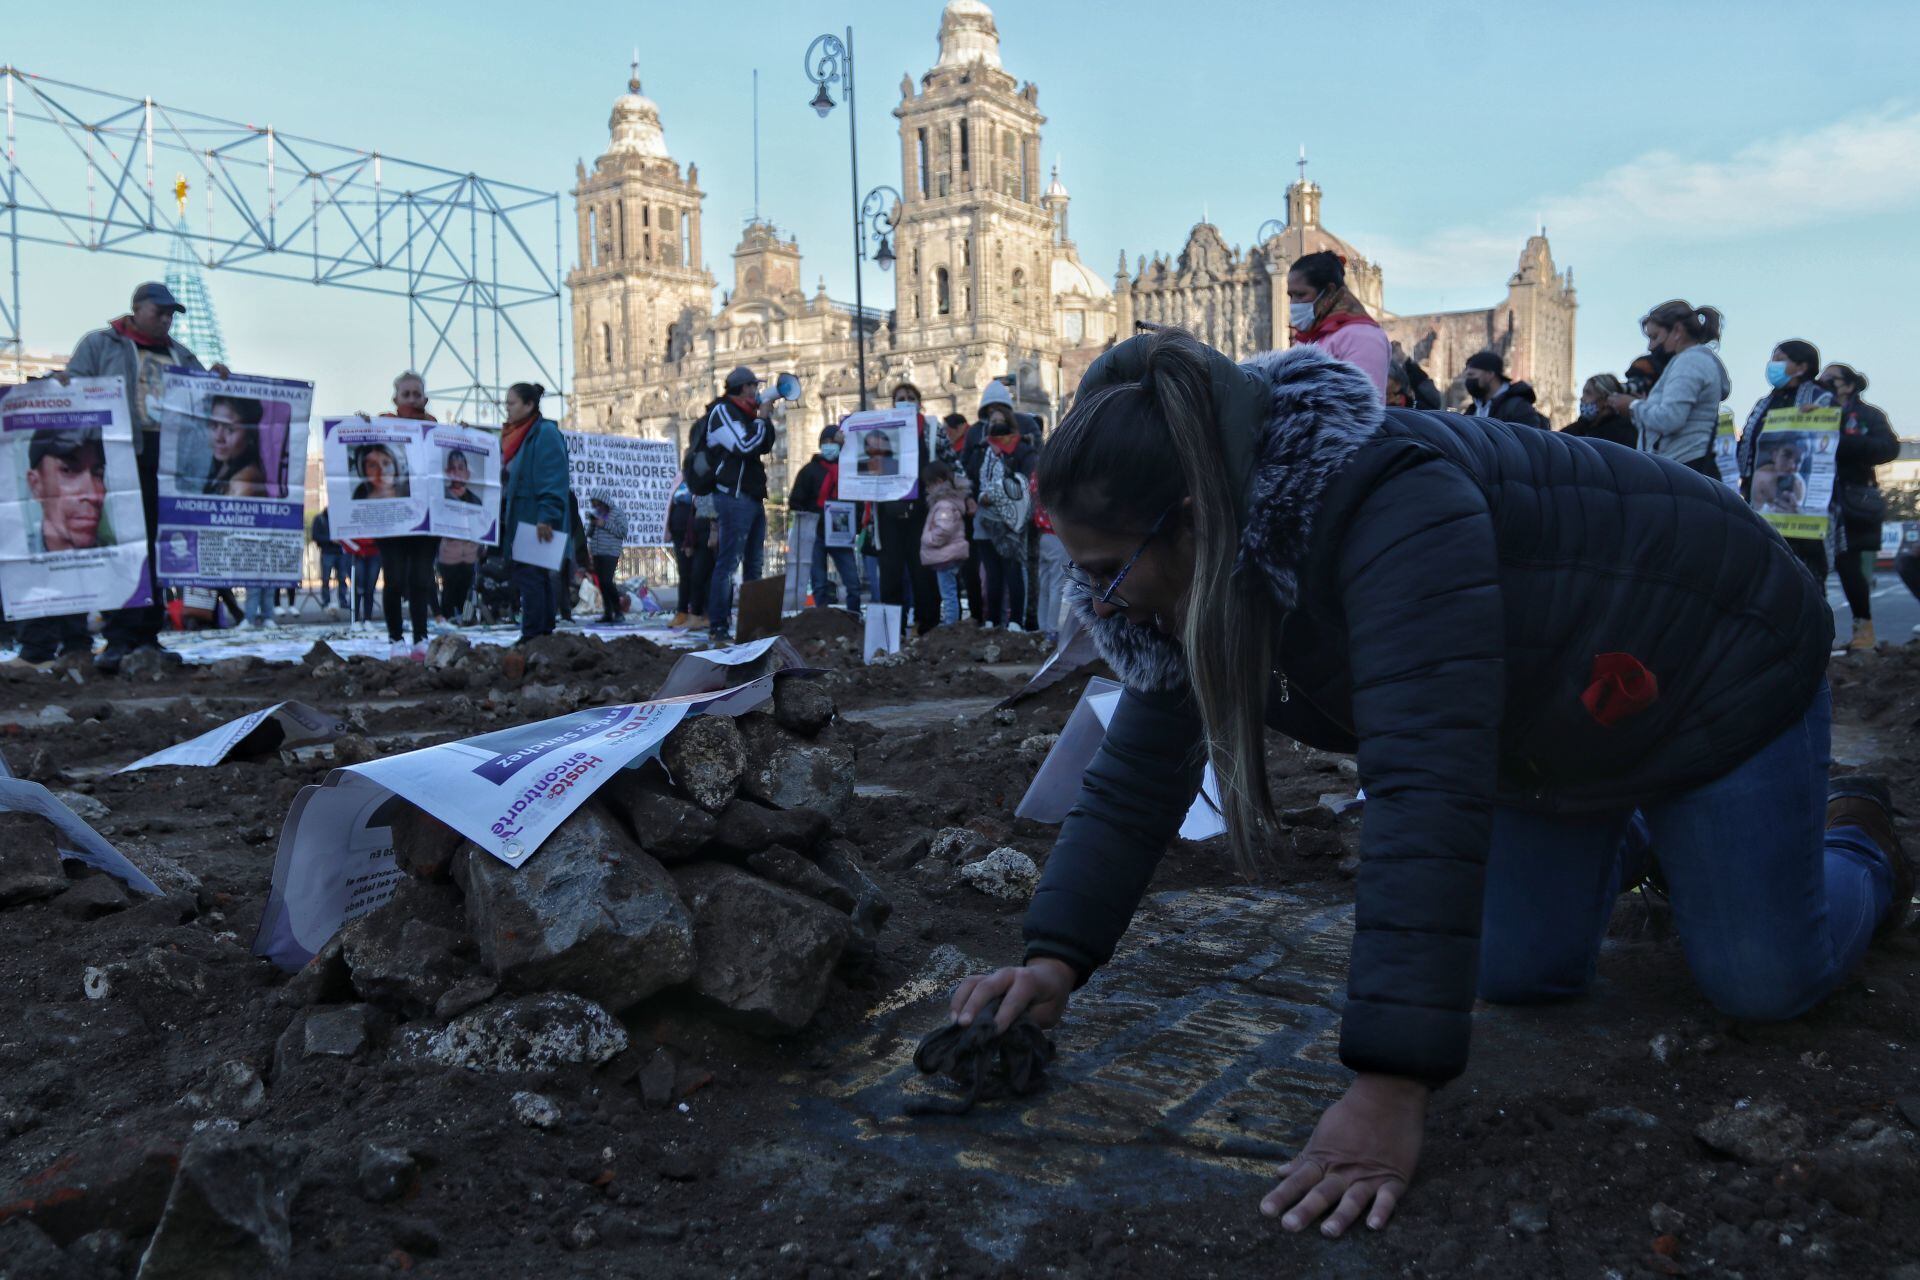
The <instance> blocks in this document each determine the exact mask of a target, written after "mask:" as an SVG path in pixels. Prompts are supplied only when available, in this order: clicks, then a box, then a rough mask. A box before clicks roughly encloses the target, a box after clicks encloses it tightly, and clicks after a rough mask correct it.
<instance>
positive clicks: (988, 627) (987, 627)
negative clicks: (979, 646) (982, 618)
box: [980, 622, 993, 631]
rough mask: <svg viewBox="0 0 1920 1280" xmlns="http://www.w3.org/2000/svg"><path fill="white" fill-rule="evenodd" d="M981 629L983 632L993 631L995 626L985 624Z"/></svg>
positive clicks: (982, 624)
mask: <svg viewBox="0 0 1920 1280" xmlns="http://www.w3.org/2000/svg"><path fill="white" fill-rule="evenodd" d="M980 629H981V630H982V631H991V630H993V624H992V623H991V622H983V623H981V624H980Z"/></svg>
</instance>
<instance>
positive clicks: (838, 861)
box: [813, 840, 893, 938]
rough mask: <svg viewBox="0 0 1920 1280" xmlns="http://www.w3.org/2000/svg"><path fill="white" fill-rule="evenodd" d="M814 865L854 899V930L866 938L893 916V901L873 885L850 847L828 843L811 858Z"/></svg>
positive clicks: (835, 842) (837, 843) (838, 841)
mask: <svg viewBox="0 0 1920 1280" xmlns="http://www.w3.org/2000/svg"><path fill="white" fill-rule="evenodd" d="M813 860H814V865H815V866H817V867H819V868H820V870H821V871H822V872H824V873H826V875H827V876H829V877H830V878H832V879H833V881H834V882H835V883H837V884H838V885H839V886H840V887H841V888H843V889H845V890H846V891H847V892H848V893H851V894H852V895H853V911H852V915H853V927H854V928H855V929H857V930H859V931H860V933H861V934H862V935H863V936H865V937H869V938H871V937H873V936H874V935H875V934H878V933H879V932H880V929H881V927H882V926H883V925H885V924H886V923H887V919H888V917H890V916H891V915H893V901H892V899H890V898H888V897H887V895H886V892H885V891H884V890H882V889H881V888H880V886H879V885H878V884H876V883H874V880H873V877H871V876H869V875H868V874H867V872H866V869H865V868H864V867H862V866H861V865H860V859H859V857H858V855H857V854H856V853H855V851H854V848H853V846H852V845H851V844H849V843H847V842H846V841H845V840H829V841H827V842H826V843H825V844H823V845H822V846H820V848H819V850H817V851H816V852H815V853H814V855H813Z"/></svg>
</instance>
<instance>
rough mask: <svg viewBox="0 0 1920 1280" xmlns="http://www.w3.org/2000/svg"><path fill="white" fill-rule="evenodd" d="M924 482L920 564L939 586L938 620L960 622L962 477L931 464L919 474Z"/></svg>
mask: <svg viewBox="0 0 1920 1280" xmlns="http://www.w3.org/2000/svg"><path fill="white" fill-rule="evenodd" d="M921 474H922V475H923V476H924V477H925V479H926V483H927V527H926V529H925V531H924V532H922V533H921V535H920V563H921V564H923V565H925V566H926V567H927V568H929V569H931V570H933V576H934V577H935V578H936V579H937V580H938V581H939V583H940V621H941V623H942V624H943V625H944V624H946V623H949V622H958V621H959V620H960V570H961V568H962V566H964V565H965V564H966V563H967V508H968V507H969V506H970V505H971V504H970V502H969V501H968V498H967V491H968V488H969V486H968V484H967V479H966V477H965V476H956V475H954V473H953V468H952V467H950V466H948V465H947V464H946V463H944V462H930V463H928V464H927V467H926V470H925V471H923V472H922V473H921Z"/></svg>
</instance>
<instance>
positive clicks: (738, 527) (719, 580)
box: [707, 493, 767, 636]
mask: <svg viewBox="0 0 1920 1280" xmlns="http://www.w3.org/2000/svg"><path fill="white" fill-rule="evenodd" d="M713 512H714V520H715V522H716V524H717V525H718V527H719V530H720V549H719V550H718V551H717V552H715V554H714V561H713V585H712V586H711V587H710V588H708V591H707V626H708V628H709V630H711V632H712V633H713V634H714V635H716V636H724V635H727V634H729V633H730V632H731V631H732V630H733V575H734V573H735V572H736V571H738V570H740V569H742V568H744V569H745V570H746V580H747V581H748V582H751V581H753V580H754V579H755V578H758V577H759V576H760V573H761V568H762V566H763V565H764V564H765V563H766V552H767V507H766V504H765V503H763V502H760V501H758V500H757V499H754V498H736V497H734V496H732V495H731V494H725V493H716V494H714V495H713Z"/></svg>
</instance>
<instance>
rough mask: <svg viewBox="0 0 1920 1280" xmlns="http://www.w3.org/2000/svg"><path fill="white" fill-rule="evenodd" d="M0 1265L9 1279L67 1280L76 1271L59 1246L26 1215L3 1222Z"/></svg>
mask: <svg viewBox="0 0 1920 1280" xmlns="http://www.w3.org/2000/svg"><path fill="white" fill-rule="evenodd" d="M0 1265H4V1266H5V1268H6V1269H5V1270H4V1271H0V1276H5V1277H6V1278H7V1280H65V1278H66V1277H67V1276H70V1275H72V1274H73V1270H72V1268H71V1267H70V1265H69V1264H68V1262H67V1256H66V1255H65V1254H64V1253H61V1252H60V1246H59V1245H57V1244H55V1243H54V1242H53V1241H52V1240H51V1239H50V1238H49V1237H48V1236H47V1233H46V1232H44V1231H42V1230H41V1229H40V1228H39V1227H37V1226H35V1225H34V1224H33V1223H32V1222H29V1221H28V1220H27V1219H25V1218H11V1219H8V1220H7V1221H5V1222H0Z"/></svg>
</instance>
